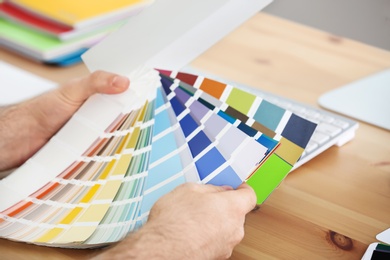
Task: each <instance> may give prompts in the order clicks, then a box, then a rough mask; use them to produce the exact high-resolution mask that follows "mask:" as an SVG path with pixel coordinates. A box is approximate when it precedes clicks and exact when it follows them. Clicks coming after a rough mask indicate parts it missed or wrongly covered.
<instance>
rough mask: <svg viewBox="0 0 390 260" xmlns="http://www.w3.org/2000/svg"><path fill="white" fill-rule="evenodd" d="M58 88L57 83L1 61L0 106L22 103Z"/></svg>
mask: <svg viewBox="0 0 390 260" xmlns="http://www.w3.org/2000/svg"><path fill="white" fill-rule="evenodd" d="M56 86H57V83H55V82H52V81H50V80H47V79H44V78H42V77H39V76H37V75H34V74H32V73H30V72H27V71H25V70H22V69H20V68H18V67H15V66H13V65H11V64H8V63H6V62H3V61H0V106H6V105H10V104H14V103H18V102H21V101H23V100H26V99H29V98H31V97H34V96H37V95H39V94H42V93H43V92H46V91H48V90H51V89H53V88H55V87H56Z"/></svg>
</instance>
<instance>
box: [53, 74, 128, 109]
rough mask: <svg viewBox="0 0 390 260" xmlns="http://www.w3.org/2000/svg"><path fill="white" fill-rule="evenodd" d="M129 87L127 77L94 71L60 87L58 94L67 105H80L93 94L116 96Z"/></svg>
mask: <svg viewBox="0 0 390 260" xmlns="http://www.w3.org/2000/svg"><path fill="white" fill-rule="evenodd" d="M129 85H130V80H129V79H128V78H127V77H124V76H120V75H117V74H114V73H110V72H106V71H95V72H93V73H91V74H89V75H88V76H87V77H84V78H80V79H75V80H73V81H70V82H69V83H67V84H65V85H63V86H61V87H60V88H59V89H58V90H59V92H58V94H59V95H61V96H62V97H63V98H64V100H65V101H66V102H67V103H70V104H76V105H78V104H80V103H83V102H84V101H85V100H86V99H87V98H89V97H90V96H92V95H93V94H95V93H102V94H117V93H121V92H123V91H125V90H126V89H127V88H128V87H129Z"/></svg>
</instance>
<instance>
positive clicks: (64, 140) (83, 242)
mask: <svg viewBox="0 0 390 260" xmlns="http://www.w3.org/2000/svg"><path fill="white" fill-rule="evenodd" d="M130 80H131V82H132V85H131V88H130V89H128V90H127V91H126V92H125V93H122V94H119V95H95V96H92V97H91V98H90V99H88V101H87V102H86V103H85V104H84V105H83V106H82V107H81V108H80V109H79V110H78V112H77V113H76V114H75V115H74V116H73V117H72V118H71V120H69V121H68V123H67V124H66V125H65V126H64V127H63V128H62V129H61V130H60V131H59V132H58V133H57V134H56V135H55V136H54V137H53V138H52V139H51V140H50V141H49V142H48V144H47V145H46V146H44V147H43V148H42V149H41V150H40V151H39V152H38V153H37V154H35V155H34V156H33V157H32V158H31V159H30V160H28V161H27V162H26V163H25V164H24V165H23V166H21V167H20V168H19V169H18V170H16V171H15V172H14V173H12V174H11V175H10V176H9V177H7V178H5V179H3V180H1V181H0V197H1V198H2V199H1V201H0V236H1V237H3V238H7V239H11V240H16V241H24V242H28V243H35V244H41V245H46V246H62V247H79V248H84V247H95V246H101V245H104V244H107V243H111V242H116V241H118V240H121V239H122V238H123V237H124V236H126V235H127V234H128V233H129V232H132V231H134V230H136V229H137V228H139V227H140V226H142V225H143V224H144V223H145V221H146V220H147V218H148V215H149V211H150V209H151V207H152V206H153V204H154V203H155V202H156V200H157V199H158V198H160V197H161V196H162V195H164V194H166V193H168V192H169V191H171V190H172V189H174V188H175V187H177V186H178V185H180V184H182V183H185V182H198V183H204V184H214V185H229V186H232V187H234V188H236V187H238V186H239V185H240V184H241V183H242V182H245V181H247V182H248V183H249V184H250V185H251V186H252V187H253V188H254V189H255V191H256V193H257V196H258V203H259V204H261V203H263V202H264V201H265V200H266V198H267V197H268V196H269V195H270V194H271V193H272V191H273V190H274V189H275V188H276V187H277V186H278V185H279V184H280V182H281V181H282V180H283V178H285V176H286V175H287V174H288V172H289V171H290V169H291V168H292V166H293V165H294V163H295V162H296V161H297V160H298V158H299V157H300V155H301V154H302V152H303V150H304V148H305V146H306V144H307V143H308V140H309V139H310V137H311V135H312V133H313V131H314V129H315V127H316V125H315V124H314V123H312V122H309V121H307V120H305V119H303V118H300V117H299V116H297V115H295V114H293V113H292V112H290V111H287V110H285V109H283V108H280V107H278V106H276V105H274V104H271V103H269V102H267V101H265V100H263V99H261V98H260V97H257V96H254V95H253V94H250V93H247V92H245V91H243V90H241V89H239V88H236V87H233V86H230V85H227V84H224V83H222V82H218V81H215V80H212V79H208V78H204V77H202V76H197V75H191V74H186V73H180V72H179V73H177V72H171V71H163V70H159V71H157V70H154V69H146V68H143V69H139V70H136V71H134V72H133V73H132V74H131V76H130Z"/></svg>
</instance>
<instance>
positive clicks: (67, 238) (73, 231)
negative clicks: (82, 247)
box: [53, 226, 96, 244]
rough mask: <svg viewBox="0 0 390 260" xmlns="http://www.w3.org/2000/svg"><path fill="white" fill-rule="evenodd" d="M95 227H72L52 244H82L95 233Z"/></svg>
mask: <svg viewBox="0 0 390 260" xmlns="http://www.w3.org/2000/svg"><path fill="white" fill-rule="evenodd" d="M95 230H96V226H89V227H80V226H73V227H71V228H70V229H68V230H66V232H65V233H63V235H61V236H58V238H56V239H55V240H54V241H53V242H54V243H57V244H69V243H84V242H85V240H87V239H88V238H89V237H90V236H91V235H92V234H93V232H95Z"/></svg>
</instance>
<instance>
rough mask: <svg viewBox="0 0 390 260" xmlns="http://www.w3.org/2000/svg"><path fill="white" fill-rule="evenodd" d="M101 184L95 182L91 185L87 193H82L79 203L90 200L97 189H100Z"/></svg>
mask: <svg viewBox="0 0 390 260" xmlns="http://www.w3.org/2000/svg"><path fill="white" fill-rule="evenodd" d="M100 187H101V185H100V184H95V185H93V186H92V187H91V188H90V189H89V191H88V192H87V194H85V195H84V197H83V198H82V199H81V200H80V203H88V202H90V201H91V199H92V198H93V196H95V194H96V193H97V191H98V190H99V189H100Z"/></svg>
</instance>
